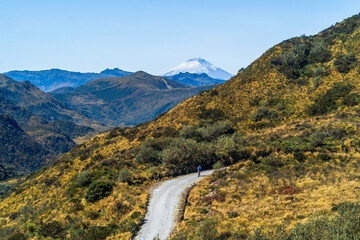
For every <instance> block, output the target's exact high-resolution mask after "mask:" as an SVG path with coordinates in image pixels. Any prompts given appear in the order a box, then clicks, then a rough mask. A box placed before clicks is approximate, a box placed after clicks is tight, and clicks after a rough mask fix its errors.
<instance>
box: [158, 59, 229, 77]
mask: <svg viewBox="0 0 360 240" xmlns="http://www.w3.org/2000/svg"><path fill="white" fill-rule="evenodd" d="M179 73H195V74H202V73H205V74H207V75H208V76H210V77H211V78H215V79H221V80H228V79H230V78H231V77H232V75H231V74H230V73H228V72H226V71H224V70H223V69H221V68H219V67H215V66H214V65H213V64H212V63H210V62H208V61H206V60H205V59H203V58H192V59H189V60H188V61H186V62H184V63H182V64H180V65H179V66H177V67H176V68H173V69H171V70H170V71H169V72H167V73H165V74H164V76H165V77H167V76H174V75H176V74H179Z"/></svg>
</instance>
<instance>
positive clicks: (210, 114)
mask: <svg viewBox="0 0 360 240" xmlns="http://www.w3.org/2000/svg"><path fill="white" fill-rule="evenodd" d="M198 112H199V113H198V118H199V119H205V120H212V121H221V120H222V119H223V118H224V117H225V114H224V112H223V111H222V110H221V109H217V108H215V109H206V108H205V107H201V108H199V111H198Z"/></svg>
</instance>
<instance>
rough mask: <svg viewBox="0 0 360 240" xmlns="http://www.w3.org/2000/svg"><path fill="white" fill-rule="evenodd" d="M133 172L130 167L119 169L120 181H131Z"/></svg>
mask: <svg viewBox="0 0 360 240" xmlns="http://www.w3.org/2000/svg"><path fill="white" fill-rule="evenodd" d="M131 178H132V174H131V172H130V171H129V170H128V169H121V170H120V171H119V176H118V181H119V182H128V183H129V182H130V181H131Z"/></svg>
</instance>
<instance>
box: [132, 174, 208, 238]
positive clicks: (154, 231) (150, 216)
mask: <svg viewBox="0 0 360 240" xmlns="http://www.w3.org/2000/svg"><path fill="white" fill-rule="evenodd" d="M212 172H213V171H212V170H208V171H202V172H201V177H198V176H197V173H193V174H189V175H185V176H182V177H178V178H175V179H171V180H168V181H165V182H163V183H162V184H161V185H159V186H158V187H157V188H156V189H155V190H154V191H153V193H152V196H151V199H150V203H149V209H148V212H147V214H146V217H145V223H144V225H143V226H142V228H141V230H140V232H139V234H138V236H137V237H136V238H135V239H137V240H153V239H154V238H155V237H156V236H158V237H159V238H160V239H161V240H162V239H167V237H168V236H169V234H170V231H171V229H172V228H173V227H174V224H175V217H176V214H177V210H178V209H177V208H178V206H179V203H180V197H181V194H182V193H183V192H184V191H185V189H186V188H187V187H190V186H191V185H192V184H194V183H196V182H198V181H199V180H200V179H202V177H205V176H207V175H210V174H211V173H212Z"/></svg>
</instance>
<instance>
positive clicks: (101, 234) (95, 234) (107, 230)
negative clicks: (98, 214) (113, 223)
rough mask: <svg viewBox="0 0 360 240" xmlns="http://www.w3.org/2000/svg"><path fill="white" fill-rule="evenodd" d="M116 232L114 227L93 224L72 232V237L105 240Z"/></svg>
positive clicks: (77, 239)
mask: <svg viewBox="0 0 360 240" xmlns="http://www.w3.org/2000/svg"><path fill="white" fill-rule="evenodd" d="M113 232H114V229H113V228H112V227H108V226H91V227H89V228H87V229H85V230H81V231H78V232H76V233H75V234H72V236H71V239H76V240H103V239H106V237H108V236H109V235H111V234H112V233H113Z"/></svg>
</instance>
